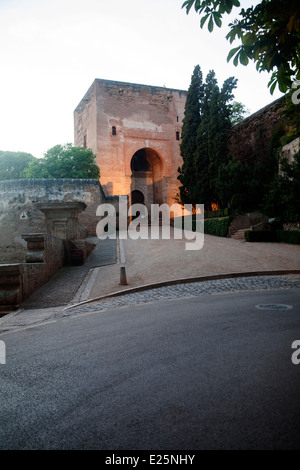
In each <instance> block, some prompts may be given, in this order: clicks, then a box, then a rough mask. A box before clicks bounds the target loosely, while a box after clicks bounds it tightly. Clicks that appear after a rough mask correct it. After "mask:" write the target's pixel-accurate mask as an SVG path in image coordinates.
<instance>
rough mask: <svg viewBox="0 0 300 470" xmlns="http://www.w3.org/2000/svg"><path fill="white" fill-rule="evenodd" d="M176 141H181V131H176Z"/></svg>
mask: <svg viewBox="0 0 300 470" xmlns="http://www.w3.org/2000/svg"><path fill="white" fill-rule="evenodd" d="M176 140H180V135H179V131H176Z"/></svg>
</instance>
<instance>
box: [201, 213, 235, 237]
mask: <svg viewBox="0 0 300 470" xmlns="http://www.w3.org/2000/svg"><path fill="white" fill-rule="evenodd" d="M230 222H231V218H230V217H224V218H223V219H206V220H204V233H207V234H208V235H216V236H217V237H227V235H228V230H229V225H230Z"/></svg>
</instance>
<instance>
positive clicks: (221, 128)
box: [194, 70, 237, 209]
mask: <svg viewBox="0 0 300 470" xmlns="http://www.w3.org/2000/svg"><path fill="white" fill-rule="evenodd" d="M236 82H237V80H236V79H234V78H233V77H231V78H229V79H227V80H225V82H224V84H223V87H222V89H219V87H218V84H217V80H216V78H215V72H214V71H213V70H211V71H210V72H209V73H208V75H207V77H206V83H205V93H204V98H203V103H202V106H201V119H200V124H199V126H198V131H197V149H196V153H195V156H194V162H195V169H196V170H195V172H196V178H197V180H196V191H195V193H196V197H197V199H198V201H201V203H204V204H205V206H206V208H207V209H210V207H211V203H213V202H214V203H218V202H220V201H219V196H218V191H217V178H218V168H219V166H220V165H221V164H223V163H225V162H227V160H228V149H227V140H228V134H229V130H230V128H231V122H230V113H231V106H230V101H231V100H232V99H233V94H232V90H233V89H234V88H235V87H236Z"/></svg>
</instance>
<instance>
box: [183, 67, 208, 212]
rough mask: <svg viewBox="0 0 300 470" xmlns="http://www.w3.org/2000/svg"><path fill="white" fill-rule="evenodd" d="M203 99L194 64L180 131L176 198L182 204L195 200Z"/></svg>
mask: <svg viewBox="0 0 300 470" xmlns="http://www.w3.org/2000/svg"><path fill="white" fill-rule="evenodd" d="M202 100H203V83H202V72H201V69H200V66H199V65H196V67H195V68H194V72H193V75H192V78H191V84H190V86H189V89H188V93H187V98H186V103H185V111H184V119H183V125H182V132H181V144H180V153H181V156H182V159H183V164H182V167H181V168H178V172H179V176H178V179H179V181H180V183H181V186H180V187H179V197H178V199H179V200H180V202H181V203H182V204H193V203H196V202H197V201H196V200H195V194H194V192H195V191H194V190H195V187H196V180H195V167H194V161H195V152H196V150H197V130H198V127H199V124H200V111H201V102H202Z"/></svg>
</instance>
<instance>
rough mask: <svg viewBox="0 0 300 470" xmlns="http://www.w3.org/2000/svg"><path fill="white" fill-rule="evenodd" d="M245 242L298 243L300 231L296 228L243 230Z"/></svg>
mask: <svg viewBox="0 0 300 470" xmlns="http://www.w3.org/2000/svg"><path fill="white" fill-rule="evenodd" d="M245 240H246V241H247V242H284V243H292V244H294V245H300V231H298V230H274V231H270V230H268V231H267V230H262V231H257V232H255V231H254V232H253V231H251V230H247V231H246V232H245Z"/></svg>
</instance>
